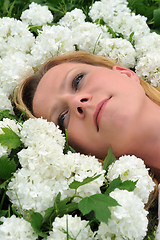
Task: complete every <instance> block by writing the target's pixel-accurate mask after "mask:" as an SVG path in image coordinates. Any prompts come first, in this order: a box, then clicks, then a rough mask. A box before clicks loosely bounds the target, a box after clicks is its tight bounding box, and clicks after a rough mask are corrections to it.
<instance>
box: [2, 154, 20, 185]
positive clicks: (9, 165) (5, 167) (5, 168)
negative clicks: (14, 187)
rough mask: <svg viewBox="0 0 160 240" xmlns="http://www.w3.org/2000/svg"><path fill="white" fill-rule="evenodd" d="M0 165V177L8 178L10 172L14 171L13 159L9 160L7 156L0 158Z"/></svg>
mask: <svg viewBox="0 0 160 240" xmlns="http://www.w3.org/2000/svg"><path fill="white" fill-rule="evenodd" d="M0 166H1V167H0V179H8V178H10V177H11V176H12V173H14V172H15V171H16V164H15V162H14V160H10V159H9V158H8V157H7V156H3V157H1V158H0ZM0 186H1V185H0ZM1 187H3V186H1Z"/></svg>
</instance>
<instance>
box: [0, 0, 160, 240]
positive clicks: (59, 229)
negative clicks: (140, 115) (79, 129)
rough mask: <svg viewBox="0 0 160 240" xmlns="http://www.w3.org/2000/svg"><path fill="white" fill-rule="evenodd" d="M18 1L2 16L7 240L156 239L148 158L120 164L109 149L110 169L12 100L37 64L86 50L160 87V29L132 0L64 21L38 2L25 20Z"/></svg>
mask: <svg viewBox="0 0 160 240" xmlns="http://www.w3.org/2000/svg"><path fill="white" fill-rule="evenodd" d="M5 2H6V3H7V1H5ZM13 7H14V2H13V4H12V5H11V7H10V9H9V11H8V12H9V14H8V17H2V18H0V72H1V74H0V239H3V240H29V239H30V240H38V239H39V240H40V239H47V240H54V239H56V240H63V239H64V240H65V239H66V240H89V239H97V240H104V239H107V240H113V239H116V240H122V239H126V240H127V239H130V240H143V239H145V240H151V239H156V237H155V235H156V229H157V224H158V223H157V205H156V204H155V205H154V204H153V203H152V204H151V208H150V209H148V208H147V206H148V201H149V200H150V198H152V197H150V195H151V193H152V192H153V191H154V189H155V183H154V181H153V179H152V177H151V176H150V175H149V169H147V168H146V166H145V165H144V163H143V160H142V159H139V158H137V157H136V156H121V157H120V158H119V159H118V160H116V159H115V157H114V155H113V153H112V149H111V148H110V149H109V151H108V155H107V156H106V158H105V160H104V164H103V166H102V164H101V162H99V161H98V159H96V158H95V157H94V156H86V155H83V154H79V153H76V152H75V151H74V150H73V149H72V148H71V147H70V146H69V145H68V140H67V132H66V136H64V134H62V133H61V131H60V130H59V128H58V127H56V126H55V125H54V123H52V122H47V121H46V120H44V119H42V118H41V119H28V120H26V119H25V116H24V115H25V113H22V114H20V113H19V112H18V111H17V110H16V109H15V106H14V104H13V101H12V99H13V93H14V90H15V88H16V87H17V86H18V84H19V83H20V82H21V81H23V79H25V78H26V77H28V76H29V75H31V74H33V73H34V71H35V70H36V67H37V66H39V65H41V64H43V63H44V62H45V61H46V60H47V59H48V58H50V57H53V56H56V55H60V54H63V53H66V52H70V51H78V50H82V51H87V52H91V53H94V54H98V55H102V56H107V57H110V58H112V59H113V60H115V61H116V62H117V63H118V64H120V65H123V66H124V67H127V68H132V69H134V70H135V71H136V73H137V74H138V76H139V77H140V78H142V79H144V80H145V81H147V82H149V83H150V84H152V85H153V86H156V87H160V35H159V34H158V33H156V32H151V30H150V28H149V26H148V24H147V22H146V21H147V19H146V17H144V16H142V15H138V14H135V13H134V12H132V11H131V9H130V8H129V7H128V2H127V1H126V0H114V1H113V0H101V1H94V3H93V4H92V5H91V6H90V7H89V8H88V12H87V13H86V12H85V11H84V8H83V7H82V8H80V7H79V8H78V7H75V8H73V9H72V10H71V11H68V12H66V13H65V14H63V16H61V17H60V18H59V20H58V21H57V20H55V19H56V14H55V15H54V14H53V12H54V11H55V12H56V11H57V9H55V8H53V7H51V6H50V7H49V6H47V4H46V5H44V4H43V6H42V5H40V4H37V3H35V2H32V1H31V3H30V4H28V7H27V9H25V10H24V11H22V14H21V16H20V18H19V20H18V19H17V18H14V16H12V14H11V11H12V8H13ZM156 14H158V12H156ZM13 15H14V14H13ZM156 16H158V15H156Z"/></svg>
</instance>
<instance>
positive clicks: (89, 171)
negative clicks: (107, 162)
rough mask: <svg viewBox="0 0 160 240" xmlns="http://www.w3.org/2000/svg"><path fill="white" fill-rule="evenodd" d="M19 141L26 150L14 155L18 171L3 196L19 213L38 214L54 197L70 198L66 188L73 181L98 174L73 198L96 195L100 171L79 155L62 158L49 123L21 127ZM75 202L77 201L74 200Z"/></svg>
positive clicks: (60, 140) (36, 121)
mask: <svg viewBox="0 0 160 240" xmlns="http://www.w3.org/2000/svg"><path fill="white" fill-rule="evenodd" d="M21 140H22V142H23V143H24V145H25V147H26V149H22V150H21V151H20V152H19V153H18V157H19V161H20V163H21V166H22V168H21V169H19V170H17V172H16V173H15V174H14V178H12V180H11V182H10V183H9V185H8V191H7V194H8V196H9V198H10V200H11V201H12V203H14V204H15V205H17V206H19V203H20V204H21V206H22V209H33V210H34V211H38V212H41V213H42V214H43V212H44V210H45V209H47V208H48V207H51V206H53V202H54V200H55V198H56V196H57V194H58V192H60V193H61V198H62V199H64V198H66V197H71V196H73V194H74V190H73V189H70V188H69V185H70V183H72V182H73V181H74V180H77V181H80V182H82V181H83V179H85V178H87V177H92V176H94V175H98V174H100V175H101V176H100V177H99V178H97V179H96V180H94V181H92V182H90V183H88V184H87V186H86V185H84V186H81V187H79V188H78V190H77V195H80V196H83V197H84V196H90V195H92V194H96V193H100V187H101V186H102V184H103V182H104V180H105V179H104V170H103V169H102V165H101V163H99V162H98V160H97V159H96V158H95V157H91V156H89V157H88V156H85V155H81V154H79V153H71V152H69V153H68V154H65V155H64V154H63V147H64V142H65V139H64V136H63V135H62V134H61V131H60V130H59V129H58V128H57V127H56V126H55V125H54V123H52V122H47V120H44V119H29V120H27V121H26V122H25V123H24V124H23V128H22V131H21ZM75 201H79V198H76V199H75Z"/></svg>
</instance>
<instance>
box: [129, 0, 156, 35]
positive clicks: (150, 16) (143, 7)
mask: <svg viewBox="0 0 160 240" xmlns="http://www.w3.org/2000/svg"><path fill="white" fill-rule="evenodd" d="M127 1H128V6H129V8H130V9H131V10H132V11H133V12H135V13H136V14H140V15H143V16H145V17H147V23H148V25H149V27H150V28H151V29H152V30H153V31H156V32H158V33H160V21H159V19H160V10H159V9H160V1H159V0H127Z"/></svg>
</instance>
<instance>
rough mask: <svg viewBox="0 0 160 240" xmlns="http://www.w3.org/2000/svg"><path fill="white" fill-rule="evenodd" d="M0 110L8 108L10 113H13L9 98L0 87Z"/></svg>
mask: <svg viewBox="0 0 160 240" xmlns="http://www.w3.org/2000/svg"><path fill="white" fill-rule="evenodd" d="M0 99H1V101H0V111H4V110H6V109H7V110H10V113H11V114H13V107H12V104H11V100H10V99H9V98H8V97H7V95H6V93H4V92H3V90H2V88H0Z"/></svg>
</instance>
